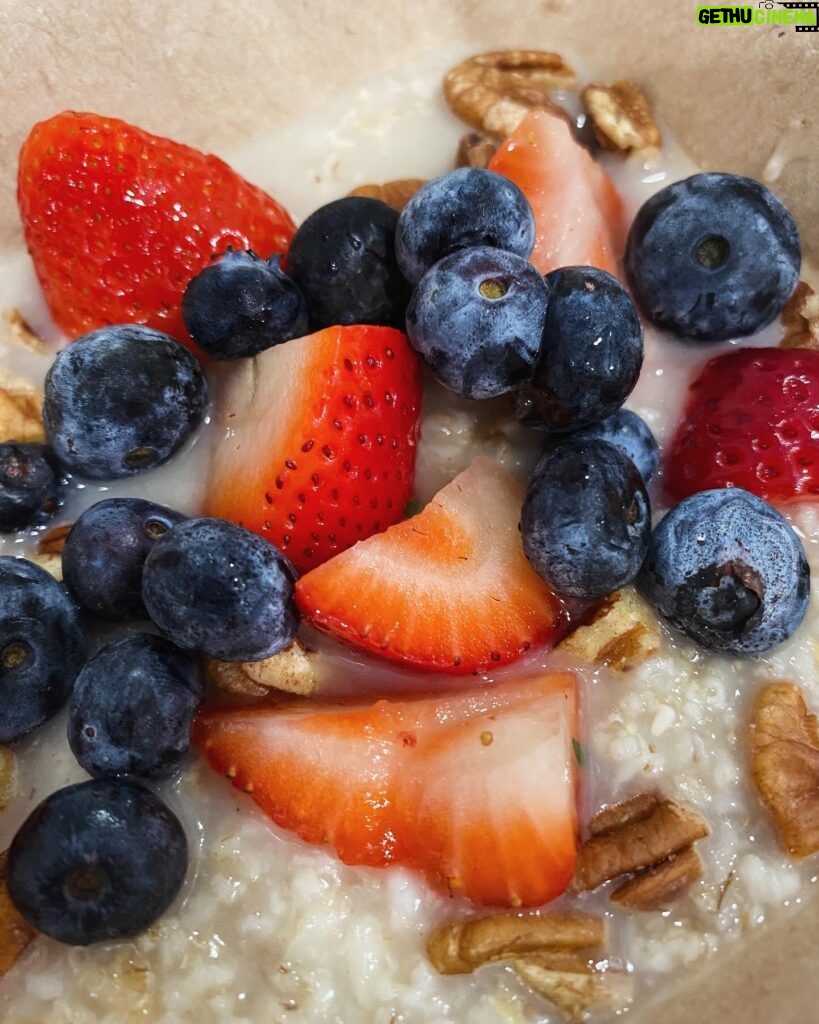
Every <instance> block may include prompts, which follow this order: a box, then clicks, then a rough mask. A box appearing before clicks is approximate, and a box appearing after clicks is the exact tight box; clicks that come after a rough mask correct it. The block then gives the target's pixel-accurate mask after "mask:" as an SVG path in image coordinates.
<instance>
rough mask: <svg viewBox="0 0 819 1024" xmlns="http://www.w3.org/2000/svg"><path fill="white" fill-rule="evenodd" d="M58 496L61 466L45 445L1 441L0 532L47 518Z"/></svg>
mask: <svg viewBox="0 0 819 1024" xmlns="http://www.w3.org/2000/svg"><path fill="white" fill-rule="evenodd" d="M61 497H62V478H61V475H60V467H59V464H58V462H57V459H56V457H55V455H54V452H53V451H52V450H51V448H49V447H48V445H44V444H25V443H23V442H21V441H6V442H5V444H0V533H13V532H14V531H15V530H23V529H25V528H26V527H28V526H39V525H41V524H42V523H45V522H47V521H48V520H49V519H50V518H51V516H52V515H53V514H54V512H55V511H56V509H57V508H58V506H59V504H60V499H61Z"/></svg>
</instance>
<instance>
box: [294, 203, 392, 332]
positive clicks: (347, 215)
mask: <svg viewBox="0 0 819 1024" xmlns="http://www.w3.org/2000/svg"><path fill="white" fill-rule="evenodd" d="M397 221H398V214H397V213H396V212H395V210H393V209H392V207H390V206H387V204H386V203H382V202H381V201H380V200H378V199H368V198H365V197H363V196H347V197H346V198H345V199H337V200H336V201H335V202H333V203H328V204H327V205H326V206H322V207H320V208H319V209H318V210H316V211H315V213H312V214H310V216H309V217H308V218H307V220H306V221H305V222H304V223H303V224H302V225H301V227H300V228H299V229H298V230H297V231H296V233H295V235H294V236H293V240H292V242H291V243H290V248H289V249H288V250H287V273H288V274H289V275H290V276H291V277H292V278H293V280H294V281H295V282H296V284H297V285H298V287H299V288H300V289H301V291H302V293H303V294H304V297H305V299H306V300H307V309H308V312H309V314H310V324H311V326H312V327H313V328H314V329H319V328H321V327H330V326H332V325H333V324H384V325H386V326H390V327H403V323H404V310H405V309H406V308H407V300H408V299H409V289H408V288H407V285H406V282H405V281H404V279H403V277H402V276H401V272H400V271H399V269H398V264H397V262H396V260H395V225H396V223H397Z"/></svg>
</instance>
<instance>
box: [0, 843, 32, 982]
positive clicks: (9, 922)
mask: <svg viewBox="0 0 819 1024" xmlns="http://www.w3.org/2000/svg"><path fill="white" fill-rule="evenodd" d="M36 934H37V933H36V931H35V930H34V929H33V928H32V927H31V925H30V924H29V923H28V921H26V919H25V918H24V917H23V916H22V914H21V913H20V911H19V910H18V909H17V907H15V905H14V904H13V903H12V902H11V897H10V896H9V891H8V887H7V886H6V854H5V853H0V977H2V976H3V975H4V974H7V973H8V972H9V971H10V970H11V969H12V967H13V966H14V965H15V963H16V962H17V960H18V959H19V957H20V954H21V953H22V952H23V950H24V949H25V948H26V946H27V945H28V944H29V942H31V940H32V939H33V938H34V936H35V935H36Z"/></svg>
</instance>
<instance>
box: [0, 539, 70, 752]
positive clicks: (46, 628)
mask: <svg viewBox="0 0 819 1024" xmlns="http://www.w3.org/2000/svg"><path fill="white" fill-rule="evenodd" d="M85 657H86V640H85V634H84V632H83V629H82V626H81V624H80V617H79V611H78V610H77V608H76V607H75V605H74V604H73V602H72V601H71V599H70V598H69V597H68V595H67V594H66V593H65V591H64V590H63V588H62V587H61V586H60V584H59V583H58V582H57V581H56V580H55V579H54V577H53V576H51V575H49V573H47V572H46V571H45V569H41V568H40V566H39V565H35V564H34V563H33V562H27V561H26V560H25V559H22V558H8V557H2V558H0V743H8V742H9V741H10V740H13V739H17V737H18V736H22V735H23V734H24V733H27V732H29V731H30V730H31V729H34V728H35V727H36V726H38V725H41V724H42V723H43V722H45V721H46V720H47V719H49V718H51V716H52V715H54V714H56V713H57V712H58V711H59V710H60V708H61V707H62V706H63V704H64V703H65V702H66V700H67V699H68V695H69V693H70V692H71V687H72V686H73V685H74V680H75V679H76V677H77V673H78V672H79V671H80V669H81V668H82V666H83V663H84V662H85Z"/></svg>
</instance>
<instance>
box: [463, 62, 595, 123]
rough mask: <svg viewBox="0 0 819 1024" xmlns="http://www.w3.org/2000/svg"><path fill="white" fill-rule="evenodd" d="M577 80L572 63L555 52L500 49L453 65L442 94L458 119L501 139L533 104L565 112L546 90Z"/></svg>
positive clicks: (565, 87)
mask: <svg viewBox="0 0 819 1024" xmlns="http://www.w3.org/2000/svg"><path fill="white" fill-rule="evenodd" d="M576 80H577V75H576V73H575V71H574V69H573V68H572V67H570V66H569V65H568V64H567V63H566V62H565V61H564V60H563V58H562V57H561V56H560V55H559V54H557V53H547V52H545V51H543V50H500V51H496V52H494V53H482V54H479V55H478V56H477V57H470V58H469V60H465V61H462V62H461V63H460V64H458V65H457V67H454V68H453V69H452V70H451V71H450V72H449V74H448V75H447V76H446V78H445V79H444V96H445V97H446V101H447V103H448V104H449V106H450V109H451V110H452V112H453V113H454V114H456V115H457V116H458V117H460V118H461V120H463V121H466V123H467V124H469V125H471V126H472V127H473V128H477V129H478V130H479V131H481V132H484V133H485V134H487V135H490V136H492V138H495V139H502V138H504V137H505V136H506V135H509V134H510V133H511V132H513V131H514V130H515V128H517V126H518V125H519V124H520V122H521V121H522V120H523V118H524V117H525V116H526V114H527V113H528V111H530V110H532V109H534V108H538V109H542V110H551V111H553V112H555V113H559V114H560V115H561V116H563V117H567V116H568V115H567V114H566V112H565V111H564V110H563V108H562V107H560V106H558V105H557V104H556V103H555V102H554V101H553V100H552V98H551V96H550V92H551V91H552V90H555V89H571V88H572V87H573V86H574V84H575V82H576Z"/></svg>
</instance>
